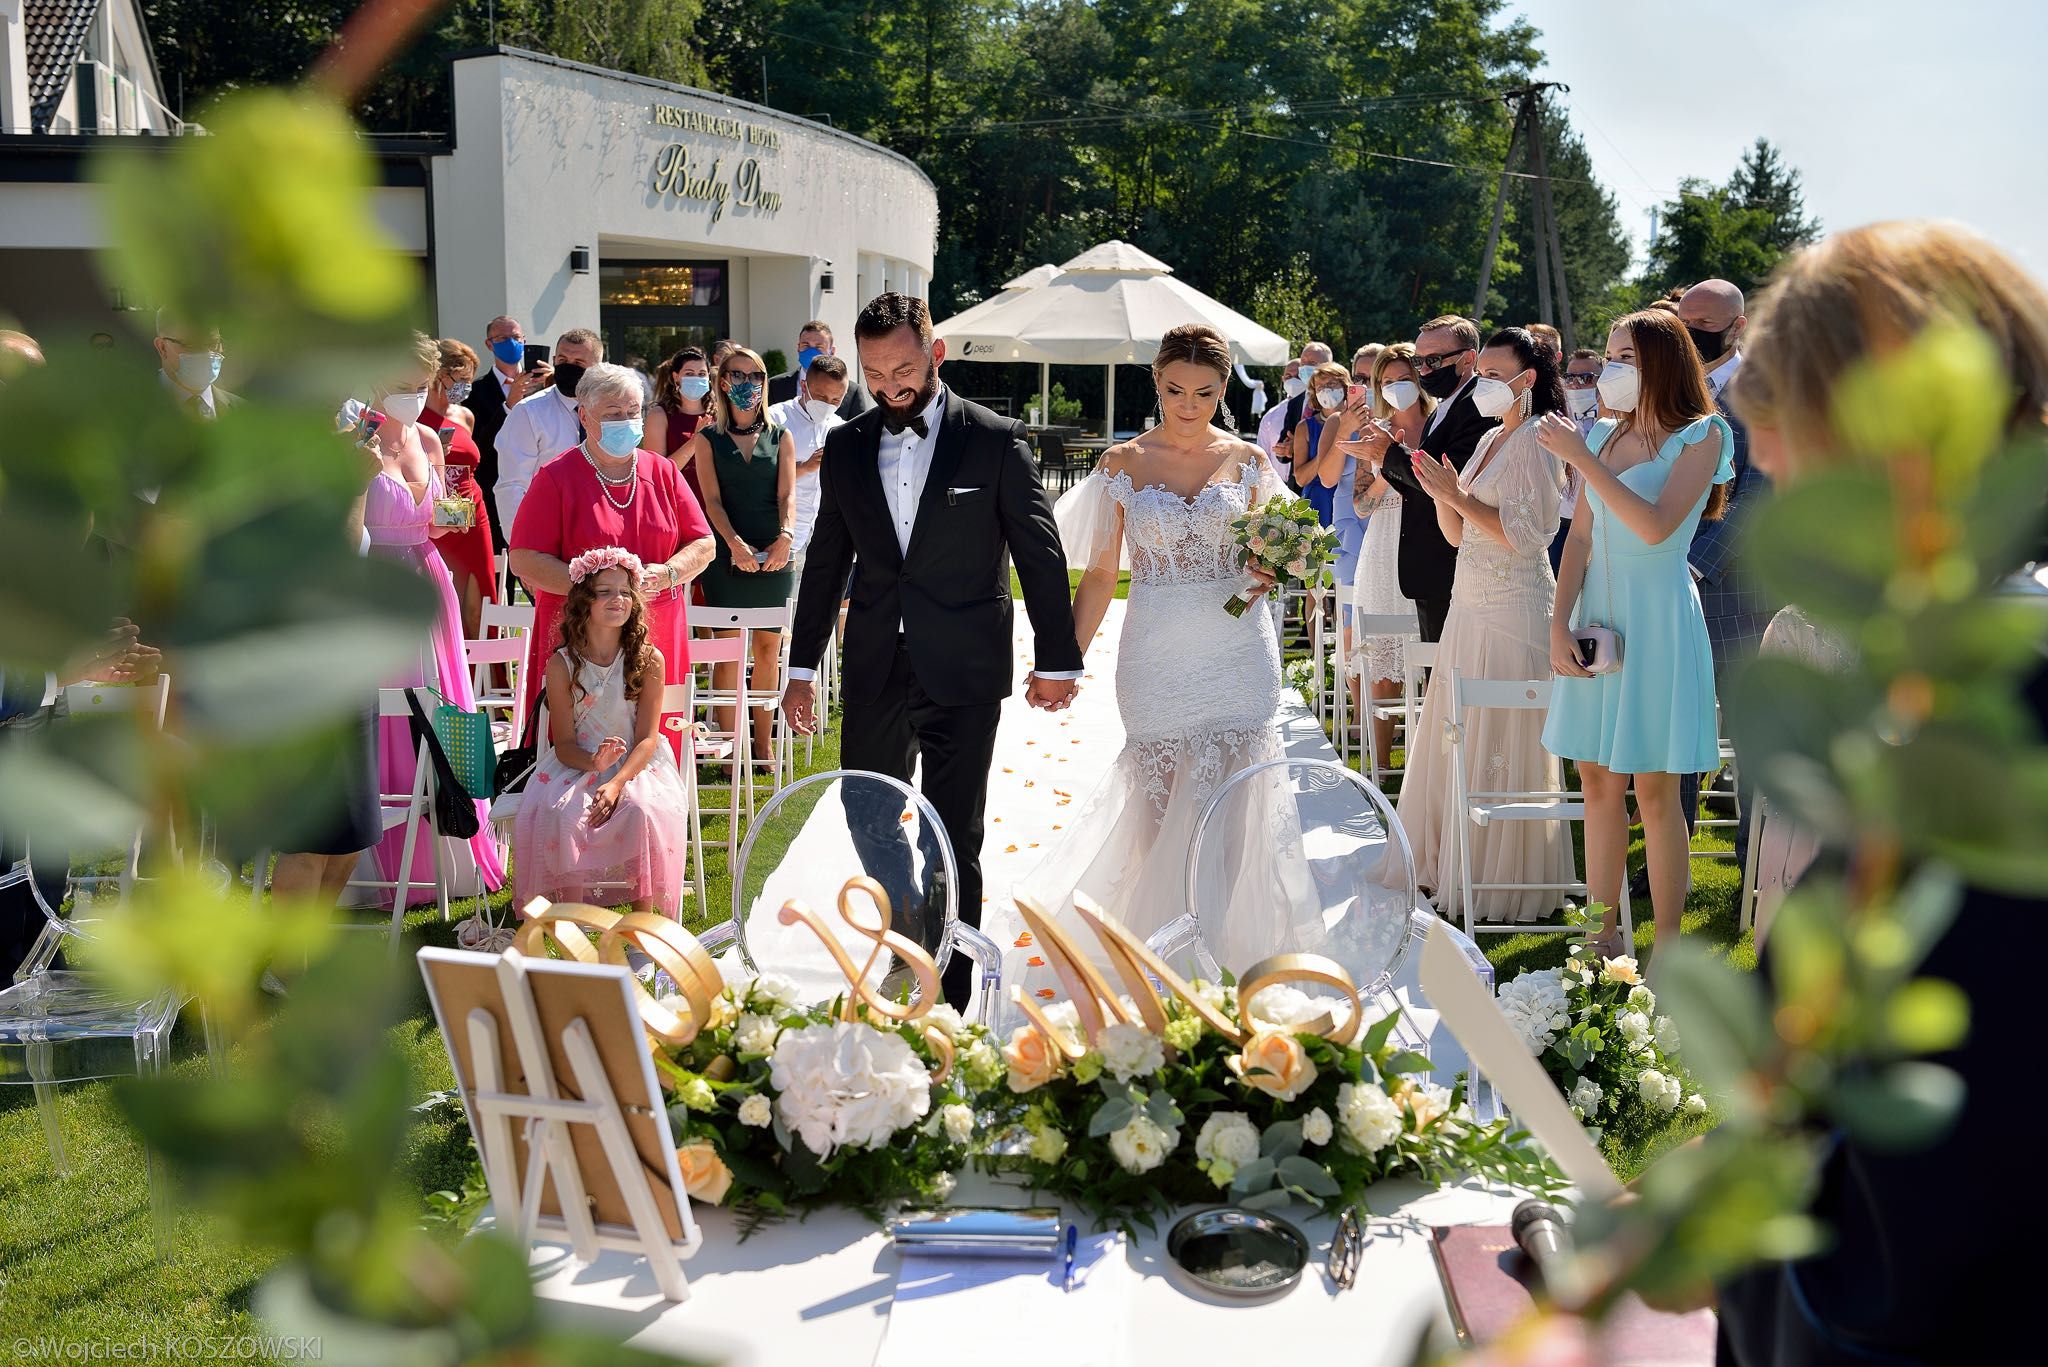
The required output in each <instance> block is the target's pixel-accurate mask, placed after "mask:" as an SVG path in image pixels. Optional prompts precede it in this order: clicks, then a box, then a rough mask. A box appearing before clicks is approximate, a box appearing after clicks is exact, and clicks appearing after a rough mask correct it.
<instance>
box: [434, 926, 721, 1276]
mask: <svg viewBox="0 0 2048 1367" xmlns="http://www.w3.org/2000/svg"><path fill="white" fill-rule="evenodd" d="M419 961H420V972H421V974H422V976H424V977H425V979H426V982H427V992H428V995H429V996H430V997H431V998H432V999H433V1004H434V1017H435V1020H436V1021H437V1022H438V1023H439V1025H440V1027H441V1038H442V1041H443V1043H445V1044H446V1045H447V1048H448V1057H449V1060H450V1062H451V1063H452V1064H453V1065H454V1068H455V1077H456V1083H457V1085H458V1087H459V1088H460V1089H461V1092H462V1103H463V1107H464V1109H465V1110H466V1111H467V1112H468V1115H469V1124H470V1133H471V1134H472V1135H473V1136H475V1139H476V1146H477V1150H478V1152H479V1153H480V1154H481V1155H482V1158H483V1168H484V1177H485V1180H486V1182H487V1183H488V1184H489V1186H490V1192H491V1205H492V1208H493V1209H494V1210H495V1211H496V1212H497V1213H498V1219H499V1220H500V1221H501V1222H506V1221H510V1222H511V1223H510V1224H509V1228H510V1230H511V1232H512V1235H513V1237H514V1238H515V1239H517V1240H519V1241H520V1242H521V1243H529V1244H530V1243H532V1242H534V1241H535V1240H536V1239H537V1238H540V1237H542V1236H550V1235H552V1236H556V1237H566V1239H567V1240H568V1243H569V1246H570V1249H571V1250H572V1251H573V1252H574V1254H575V1255H576V1257H577V1258H578V1259H579V1260H580V1261H582V1262H585V1263H588V1262H591V1261H592V1260H593V1259H595V1258H596V1257H597V1255H598V1252H599V1250H601V1249H615V1250H618V1251H621V1252H626V1253H638V1254H641V1255H642V1256H644V1257H645V1258H646V1259H647V1266H648V1268H649V1270H650V1271H651V1272H652V1273H653V1274H654V1279H655V1282H656V1284H657V1285H659V1287H660V1288H661V1293H662V1295H663V1296H665V1297H666V1298H667V1299H669V1300H672V1301H680V1300H686V1299H688V1297H689V1294H690V1289H689V1283H688V1281H687V1280H686V1279H685V1278H684V1276H683V1269H682V1260H683V1259H685V1258H688V1257H689V1256H690V1255H691V1254H693V1253H695V1252H696V1251H697V1248H698V1246H699V1245H700V1244H701V1242H702V1236H701V1234H700V1233H699V1232H698V1229H697V1222H696V1220H695V1218H694V1217H693V1216H692V1215H691V1212H690V1200H689V1197H688V1195H687V1194H686V1193H685V1191H684V1189H683V1179H682V1172H681V1169H680V1167H679V1166H678V1164H677V1162H676V1147H675V1139H674V1136H673V1134H672V1133H671V1132H670V1130H669V1125H668V1112H667V1110H666V1108H665V1107H664V1106H663V1104H662V1101H661V1090H660V1086H659V1084H658V1083H657V1082H656V1080H655V1076H654V1064H653V1060H652V1058H651V1057H650V1056H649V1054H648V1050H647V1042H646V1034H645V1031H644V1030H643V1028H642V1027H641V1024H640V1018H639V1015H638V1013H637V1012H636V1011H635V1010H634V1007H633V995H632V989H633V983H632V979H631V977H630V975H629V974H628V971H627V970H626V969H625V968H624V967H621V966H617V965H600V964H580V963H571V962H560V961H556V960H552V959H533V958H528V957H526V956H525V955H522V954H520V953H519V952H518V951H517V950H507V951H506V952H505V953H503V954H475V953H470V952H468V951H465V950H454V949H423V950H421V951H420V953H419ZM515 1122H518V1123H515Z"/></svg>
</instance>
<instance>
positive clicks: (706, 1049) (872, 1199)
mask: <svg viewBox="0 0 2048 1367" xmlns="http://www.w3.org/2000/svg"><path fill="white" fill-rule="evenodd" d="M840 1007H841V1003H840V1002H836V1001H835V1002H832V1003H828V1004H822V1005H816V1006H804V1005H802V1004H801V1003H800V994H799V992H798V989H797V986H796V984H795V983H793V982H791V981H790V980H789V979H787V978H784V977H781V976H779V975H777V974H773V973H765V974H762V975H761V976H760V977H757V978H754V979H751V980H747V981H741V982H737V983H733V984H730V985H728V986H726V987H725V989H724V990H723V991H722V992H720V993H719V994H718V996H717V997H716V998H714V999H713V1001H712V1007H711V1010H710V1013H709V1017H708V1019H707V1020H706V1021H705V1023H704V1025H703V1028H702V1029H700V1030H699V1031H698V1032H697V1035H696V1038H694V1039H693V1040H691V1041H690V1043H689V1044H687V1045H683V1046H681V1047H669V1048H665V1049H658V1050H657V1052H656V1054H655V1067H656V1069H657V1071H658V1072H659V1073H660V1074H661V1076H662V1078H663V1080H664V1081H663V1085H664V1088H665V1089H666V1090H667V1092H668V1094H669V1099H670V1103H671V1104H670V1106H669V1122H670V1125H671V1126H672V1127H673V1130H674V1133H675V1136H676V1148H677V1158H678V1160H679V1162H680V1165H681V1168H682V1174H683V1184H684V1186H685V1188H686V1189H687V1190H688V1191H689V1193H690V1195H691V1196H692V1197H694V1198H695V1199H697V1200H700V1201H706V1202H709V1203H711V1204H713V1205H721V1204H726V1203H732V1204H735V1205H744V1206H748V1207H750V1208H752V1209H753V1210H754V1211H755V1212H757V1213H761V1214H765V1215H770V1216H773V1215H779V1214H781V1213H783V1212H785V1211H787V1210H789V1209H791V1208H801V1207H808V1206H813V1205H821V1204H826V1203H833V1204H840V1205H848V1206H854V1207H857V1208H859V1209H862V1210H866V1211H868V1212H869V1213H870V1214H874V1215H876V1216H877V1217H878V1218H879V1213H880V1211H881V1209H882V1207H883V1206H885V1205H887V1204H889V1203H891V1202H895V1201H900V1200H919V1201H943V1200H945V1199H946V1198H947V1197H948V1196H949V1195H951V1193H952V1190H953V1182H954V1177H953V1174H954V1173H955V1172H957V1171H958V1170H959V1169H961V1168H963V1167H965V1166H966V1165H967V1161H968V1154H969V1147H970V1145H971V1144H972V1143H973V1141H974V1139H975V1136H976V1114H975V1098H976V1097H977V1095H980V1094H982V1093H985V1092H987V1091H989V1090H990V1089H991V1088H993V1087H995V1086H997V1085H998V1084H1000V1083H1001V1081H1002V1079H1003V1076H1004V1072H1005V1066H1004V1063H1003V1060H1002V1057H1001V1055H1000V1054H999V1053H998V1052H997V1050H996V1048H995V1045H994V1043H993V1041H992V1040H991V1039H990V1037H989V1034H988V1032H987V1031H986V1030H985V1029H983V1028H982V1027H980V1026H977V1025H969V1024H967V1023H966V1022H965V1021H963V1020H962V1019H961V1018H960V1015H959V1013H958V1012H957V1011H954V1010H953V1009H952V1008H951V1007H948V1006H943V1005H939V1006H934V1007H932V1008H931V1009H930V1010H928V1011H926V1012H924V1013H923V1014H921V1015H919V1016H918V1017H917V1018H916V1019H915V1020H910V1021H903V1022H897V1021H892V1020H889V1019H887V1018H886V1017H884V1016H882V1015H880V1014H878V1013H876V1012H873V1011H871V1010H870V1009H869V1008H868V1007H867V1006H865V1005H861V1006H858V1007H856V1009H855V1010H854V1011H853V1013H852V1019H845V1018H843V1015H844V1013H842V1011H841V1009H840ZM934 1036H937V1037H939V1038H941V1039H943V1040H944V1041H945V1042H946V1044H949V1045H950V1049H948V1048H946V1047H945V1045H941V1044H937V1043H935V1040H934Z"/></svg>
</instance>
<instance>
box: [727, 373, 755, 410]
mask: <svg viewBox="0 0 2048 1367" xmlns="http://www.w3.org/2000/svg"><path fill="white" fill-rule="evenodd" d="M725 398H726V402H728V403H730V404H731V405H732V406H733V407H734V408H736V409H738V410H739V411H740V412H742V413H744V412H746V411H747V410H748V409H750V408H752V407H753V406H754V405H755V404H757V403H759V402H761V385H760V382H759V381H757V380H741V381H740V382H739V383H738V384H735V385H733V386H731V387H730V388H728V389H727V390H726V391H725Z"/></svg>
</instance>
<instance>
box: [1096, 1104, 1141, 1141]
mask: <svg viewBox="0 0 2048 1367" xmlns="http://www.w3.org/2000/svg"><path fill="white" fill-rule="evenodd" d="M1137 1114H1138V1108H1137V1107H1136V1106H1133V1105H1132V1104H1131V1103H1130V1102H1128V1101H1126V1100H1124V1099H1123V1098H1121V1097H1119V1098H1117V1099H1116V1100H1114V1101H1105V1102H1103V1103H1102V1105H1101V1106H1100V1107H1099V1108H1098V1109H1097V1110H1096V1112H1095V1115H1094V1118H1093V1119H1091V1120H1089V1122H1088V1135H1089V1137H1090V1138H1092V1139H1100V1138H1102V1136H1104V1135H1106V1134H1115V1133H1116V1132H1117V1131H1118V1130H1120V1129H1122V1128H1123V1127H1124V1126H1126V1125H1128V1124H1130V1123H1131V1121H1132V1119H1133V1118H1134V1117H1135V1116H1136V1115H1137Z"/></svg>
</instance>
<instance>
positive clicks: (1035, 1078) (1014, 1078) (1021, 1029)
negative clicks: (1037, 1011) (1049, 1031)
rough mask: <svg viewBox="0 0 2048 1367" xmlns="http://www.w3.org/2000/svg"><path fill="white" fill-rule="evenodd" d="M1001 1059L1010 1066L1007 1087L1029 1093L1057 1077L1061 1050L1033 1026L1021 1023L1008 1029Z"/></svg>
mask: <svg viewBox="0 0 2048 1367" xmlns="http://www.w3.org/2000/svg"><path fill="white" fill-rule="evenodd" d="M1003 1061H1004V1062H1005V1063H1008V1064H1009V1065H1010V1090H1011V1091H1013V1092H1028V1091H1030V1090H1031V1089H1032V1088H1034V1087H1043V1086H1044V1085H1045V1084H1046V1083H1048V1082H1051V1081H1052V1080H1053V1079H1054V1078H1056V1077H1058V1076H1059V1072H1060V1051H1059V1048H1058V1046H1057V1045H1055V1044H1054V1043H1053V1042H1052V1041H1051V1040H1049V1039H1047V1038H1046V1037H1045V1036H1044V1034H1042V1033H1041V1032H1040V1031H1039V1029H1038V1027H1037V1026H1035V1025H1020V1026H1018V1027H1017V1028H1016V1029H1015V1030H1013V1031H1011V1032H1010V1042H1009V1043H1008V1044H1006V1045H1004V1046H1003Z"/></svg>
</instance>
